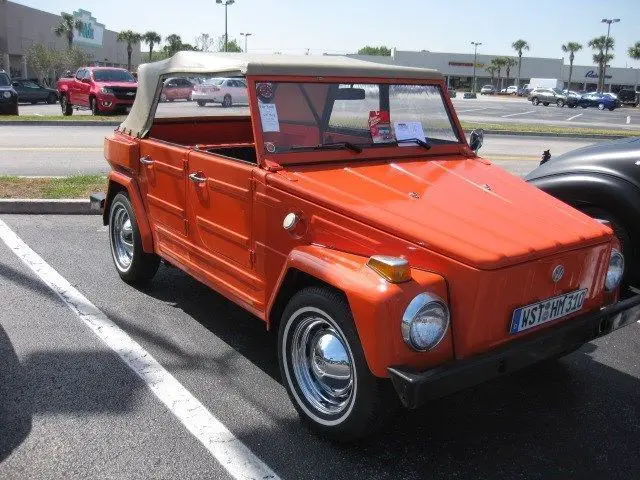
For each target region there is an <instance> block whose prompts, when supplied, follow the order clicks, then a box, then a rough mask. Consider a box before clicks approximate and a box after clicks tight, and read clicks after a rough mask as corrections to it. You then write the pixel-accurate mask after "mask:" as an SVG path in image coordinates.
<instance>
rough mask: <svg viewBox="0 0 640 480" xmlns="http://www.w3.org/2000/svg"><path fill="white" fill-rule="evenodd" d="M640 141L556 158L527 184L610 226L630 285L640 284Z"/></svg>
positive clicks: (598, 146) (611, 143) (610, 144)
mask: <svg viewBox="0 0 640 480" xmlns="http://www.w3.org/2000/svg"><path fill="white" fill-rule="evenodd" d="M639 159H640V138H623V139H620V140H613V141H608V142H602V143H597V144H595V145H590V146H587V147H583V148H580V149H577V150H573V151H571V152H568V153H565V154H564V155H559V156H557V157H552V158H551V159H550V160H549V161H547V162H544V163H543V164H542V165H541V166H540V167H538V168H537V169H535V170H534V171H533V172H531V173H530V174H529V175H528V176H527V181H528V182H530V183H532V184H533V185H535V186H537V187H539V188H541V189H542V190H544V191H545V192H547V193H549V194H551V195H553V196H554V197H556V198H559V199H560V200H562V201H564V202H565V203H568V204H569V205H571V206H573V207H574V208H577V209H578V210H581V211H583V212H584V213H586V214H587V215H590V216H592V217H594V218H597V219H600V220H604V221H607V222H609V224H610V225H611V227H612V228H613V230H614V231H615V232H616V235H617V237H618V238H619V239H620V243H621V247H622V254H623V255H624V259H625V263H624V264H625V279H624V282H623V283H624V285H629V284H635V285H638V283H637V282H638V281H640V167H639V166H638V165H639Z"/></svg>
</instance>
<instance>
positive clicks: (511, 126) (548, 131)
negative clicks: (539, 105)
mask: <svg viewBox="0 0 640 480" xmlns="http://www.w3.org/2000/svg"><path fill="white" fill-rule="evenodd" d="M460 123H461V124H462V128H463V129H464V130H467V131H470V130H474V129H479V128H482V129H484V130H487V131H491V132H509V133H536V134H540V135H586V136H594V137H598V136H603V135H606V136H619V137H639V136H640V130H628V129H621V128H597V127H565V126H559V125H541V124H528V123H489V122H468V121H462V122H460Z"/></svg>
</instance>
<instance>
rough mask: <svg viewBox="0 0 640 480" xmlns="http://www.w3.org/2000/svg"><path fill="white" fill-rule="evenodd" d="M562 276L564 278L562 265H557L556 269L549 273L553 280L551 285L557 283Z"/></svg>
mask: <svg viewBox="0 0 640 480" xmlns="http://www.w3.org/2000/svg"><path fill="white" fill-rule="evenodd" d="M563 276H564V267H563V266H562V265H558V266H557V267H556V268H554V269H553V272H552V273H551V280H553V283H558V282H559V281H560V280H561V279H562V277H563Z"/></svg>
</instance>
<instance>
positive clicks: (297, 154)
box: [247, 76, 470, 166]
mask: <svg viewBox="0 0 640 480" xmlns="http://www.w3.org/2000/svg"><path fill="white" fill-rule="evenodd" d="M262 82H280V83H282V82H288V83H338V84H388V85H430V86H436V87H438V89H439V90H440V96H441V99H442V102H443V105H444V108H445V111H446V113H447V116H448V118H449V121H450V122H451V127H452V130H453V133H454V135H455V136H456V138H457V139H458V143H451V144H440V143H434V144H432V145H431V146H432V148H430V149H429V150H425V148H424V147H422V146H420V145H417V144H416V145H415V146H414V145H406V144H405V145H403V146H402V147H399V146H398V145H397V144H396V143H391V144H374V145H371V146H367V147H366V148H364V149H363V151H362V152H360V153H355V152H352V151H349V150H342V149H338V150H336V149H333V150H332V149H321V150H311V149H304V150H301V151H287V152H277V153H268V152H265V149H264V148H263V145H264V137H263V132H262V127H261V122H260V115H259V108H258V97H257V94H256V84H258V83H262ZM247 84H248V85H247V86H248V97H249V111H250V114H251V120H252V126H253V133H254V140H255V146H256V153H257V155H258V162H259V163H260V164H261V165H264V164H266V165H267V166H269V165H280V166H284V165H299V164H310V163H326V162H332V161H342V162H348V161H354V160H356V161H362V160H364V159H367V160H371V159H385V158H411V157H424V156H433V155H452V154H461V153H463V152H468V151H470V150H469V146H468V143H467V140H466V137H465V135H464V131H463V129H462V126H461V125H460V121H459V119H458V116H457V115H456V113H455V110H454V108H453V104H452V103H451V98H450V97H449V95H446V94H445V87H444V79H408V78H379V77H301V76H300V77H299V76H291V77H289V76H259V77H258V76H249V77H247Z"/></svg>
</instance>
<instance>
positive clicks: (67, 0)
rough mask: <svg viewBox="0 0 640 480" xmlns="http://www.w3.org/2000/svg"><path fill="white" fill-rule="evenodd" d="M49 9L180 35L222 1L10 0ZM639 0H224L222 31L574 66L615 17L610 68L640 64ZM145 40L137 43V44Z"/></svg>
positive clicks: (273, 39)
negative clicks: (632, 50)
mask: <svg viewBox="0 0 640 480" xmlns="http://www.w3.org/2000/svg"><path fill="white" fill-rule="evenodd" d="M14 1H17V3H21V4H24V5H28V6H30V7H34V8H38V9H40V10H45V11H48V12H52V13H56V14H59V13H60V12H62V11H64V12H72V11H74V10H77V9H79V8H82V9H84V10H89V11H90V12H92V14H93V16H94V17H96V18H97V20H98V22H100V23H103V24H105V26H106V28H107V29H109V30H115V31H120V30H126V29H132V30H134V31H138V32H145V31H148V30H155V31H157V32H158V33H160V34H161V35H162V36H163V37H166V36H167V35H169V34H171V33H177V34H178V35H180V36H181V37H182V39H183V41H184V42H188V43H194V40H195V37H197V36H198V35H200V34H201V33H208V34H210V35H212V36H215V37H218V36H219V35H222V34H224V10H225V9H224V7H223V6H221V5H216V4H215V0H177V1H176V0H174V1H167V0H154V1H148V0H144V1H143V0H108V1H105V0H14ZM639 7H640V0H607V1H602V0H581V1H578V0H562V1H558V0H535V1H532V0H529V1H520V0H510V1H496V0H484V1H478V0H456V1H455V2H453V1H450V2H446V1H442V0H440V1H434V0H400V1H398V0H396V1H395V2H393V1H382V0H322V1H311V0H235V3H234V4H233V5H230V6H229V7H228V22H229V25H228V29H229V38H230V39H231V38H237V39H238V41H239V44H240V45H243V42H244V40H243V38H242V37H241V36H240V32H250V33H252V36H250V37H249V44H248V47H249V51H250V52H255V53H261V52H264V53H270V52H274V51H279V52H282V53H304V52H305V51H306V50H307V49H309V53H311V54H322V53H324V52H327V53H355V52H356V51H357V50H358V49H359V48H360V47H362V46H364V45H386V46H388V47H390V48H391V47H396V48H397V49H398V50H429V51H434V52H460V53H465V52H472V51H473V50H472V47H471V45H470V42H472V41H476V42H482V46H480V47H479V49H478V53H483V54H488V55H514V52H513V50H512V49H511V44H512V43H513V41H515V40H517V39H519V38H522V39H524V40H526V41H527V42H528V43H529V44H530V46H531V50H530V51H528V52H525V55H529V56H534V57H550V58H562V57H563V56H565V57H566V58H565V63H568V62H569V60H568V57H567V56H566V54H563V52H562V50H561V48H560V47H561V45H562V44H563V43H566V42H568V41H576V42H579V43H581V44H582V45H583V47H584V48H583V50H582V51H581V52H579V53H578V54H576V60H575V64H576V65H591V64H593V61H592V60H591V57H592V52H591V50H590V49H589V48H588V46H587V42H588V41H589V40H590V39H592V38H594V37H597V36H599V35H605V34H606V33H607V25H606V24H603V23H601V22H600V21H601V20H602V19H603V18H620V20H621V21H620V23H616V24H613V25H612V27H611V36H612V37H614V38H615V42H616V47H615V50H614V52H613V53H614V54H615V59H614V60H613V62H612V63H611V64H612V65H613V66H618V67H627V66H629V67H640V62H638V61H633V60H631V59H629V57H628V56H627V48H628V47H629V46H631V45H632V44H634V43H635V42H638V41H640V15H639V14H638V10H639ZM144 48H145V47H144V46H143V50H144Z"/></svg>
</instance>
